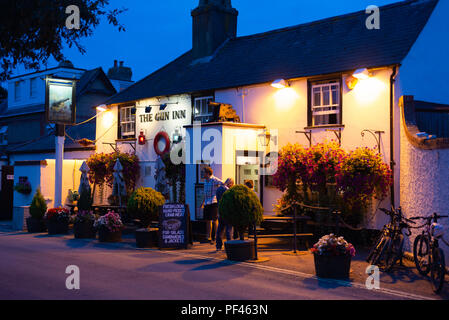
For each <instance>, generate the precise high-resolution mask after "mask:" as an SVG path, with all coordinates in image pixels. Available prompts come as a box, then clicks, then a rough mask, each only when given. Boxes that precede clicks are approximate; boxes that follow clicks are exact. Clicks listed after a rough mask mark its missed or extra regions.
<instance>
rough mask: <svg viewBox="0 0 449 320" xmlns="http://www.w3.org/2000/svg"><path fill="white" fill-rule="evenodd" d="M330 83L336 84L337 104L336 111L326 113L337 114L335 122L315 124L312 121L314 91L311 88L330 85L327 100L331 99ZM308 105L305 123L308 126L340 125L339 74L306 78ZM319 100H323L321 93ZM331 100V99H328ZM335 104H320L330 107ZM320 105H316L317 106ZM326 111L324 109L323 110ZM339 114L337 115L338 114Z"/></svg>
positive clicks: (340, 98) (341, 92)
mask: <svg viewBox="0 0 449 320" xmlns="http://www.w3.org/2000/svg"><path fill="white" fill-rule="evenodd" d="M332 84H338V86H339V88H338V89H337V90H338V91H337V94H338V99H339V104H338V107H337V108H338V109H337V112H335V113H333V112H332V113H328V114H336V115H337V123H327V124H318V125H316V124H315V121H314V113H313V109H314V107H315V108H316V106H314V92H313V89H314V88H316V87H324V86H330V91H329V101H330V100H332V88H331V86H332ZM307 87H308V89H307V90H308V106H307V125H308V128H320V127H340V126H343V87H342V78H341V75H340V76H338V77H337V76H334V77H327V78H321V79H309V80H308V85H307ZM321 93H322V91H321ZM321 102H323V94H321ZM330 102H331V101H330ZM333 106H335V104H329V105H323V104H322V105H321V107H323V108H326V107H327V108H331V107H333ZM319 107H320V106H318V108H319ZM324 112H326V111H324ZM338 115H339V116H338Z"/></svg>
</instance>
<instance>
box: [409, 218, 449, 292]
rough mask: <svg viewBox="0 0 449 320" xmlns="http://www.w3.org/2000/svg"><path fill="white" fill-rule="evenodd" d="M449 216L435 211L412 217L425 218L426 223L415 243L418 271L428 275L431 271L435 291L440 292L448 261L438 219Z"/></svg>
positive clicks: (415, 258) (414, 251)
mask: <svg viewBox="0 0 449 320" xmlns="http://www.w3.org/2000/svg"><path fill="white" fill-rule="evenodd" d="M448 217H449V216H440V215H438V214H437V213H434V214H433V215H432V216H428V217H422V216H417V217H412V218H410V219H412V220H419V219H421V220H425V223H424V224H423V225H422V226H420V227H419V228H424V230H423V231H422V232H421V234H420V235H418V236H417V237H416V238H415V241H414V243H413V259H414V260H415V265H416V269H418V272H419V273H420V274H421V275H423V276H427V275H428V274H429V272H430V279H431V284H432V288H433V291H434V292H435V293H439V292H440V291H441V289H442V288H443V285H444V276H445V275H446V263H445V260H444V252H443V250H442V249H441V248H440V247H439V240H440V239H441V240H443V242H444V239H442V237H443V234H444V229H443V227H442V226H441V225H440V224H438V220H439V219H442V218H448Z"/></svg>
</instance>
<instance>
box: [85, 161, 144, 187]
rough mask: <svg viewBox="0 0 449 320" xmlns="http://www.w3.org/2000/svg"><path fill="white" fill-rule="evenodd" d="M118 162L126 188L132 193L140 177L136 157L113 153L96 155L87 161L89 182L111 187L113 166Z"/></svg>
mask: <svg viewBox="0 0 449 320" xmlns="http://www.w3.org/2000/svg"><path fill="white" fill-rule="evenodd" d="M117 159H118V160H120V163H121V164H122V167H123V172H122V173H123V178H124V180H125V184H126V188H127V189H128V191H130V192H131V191H132V190H134V188H135V185H136V182H137V180H138V179H139V176H140V166H139V158H138V157H137V156H136V155H133V154H128V153H121V152H113V153H109V154H106V153H96V154H93V155H92V156H90V158H89V159H88V160H87V165H88V166H89V169H90V171H89V181H90V182H91V183H95V184H99V185H101V184H103V183H104V182H106V184H107V185H108V186H109V187H112V185H113V183H114V166H115V163H116V162H117Z"/></svg>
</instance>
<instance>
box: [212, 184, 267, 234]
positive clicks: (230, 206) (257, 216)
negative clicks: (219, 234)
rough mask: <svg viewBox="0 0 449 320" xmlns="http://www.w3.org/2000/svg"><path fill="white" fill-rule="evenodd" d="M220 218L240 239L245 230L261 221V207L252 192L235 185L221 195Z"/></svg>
mask: <svg viewBox="0 0 449 320" xmlns="http://www.w3.org/2000/svg"><path fill="white" fill-rule="evenodd" d="M219 212H220V216H221V217H222V218H223V219H224V220H225V221H226V222H228V223H229V224H231V225H232V226H233V227H235V228H236V230H238V232H239V234H240V239H241V240H244V239H243V234H244V231H245V230H246V228H247V227H248V226H250V225H253V224H254V223H256V224H260V223H261V222H262V220H263V207H262V204H261V203H260V201H259V198H257V195H256V193H255V192H254V191H252V190H250V189H249V188H248V187H246V186H244V185H236V186H234V187H232V188H231V189H229V190H228V191H226V192H225V193H224V194H223V198H222V199H221V201H220V204H219Z"/></svg>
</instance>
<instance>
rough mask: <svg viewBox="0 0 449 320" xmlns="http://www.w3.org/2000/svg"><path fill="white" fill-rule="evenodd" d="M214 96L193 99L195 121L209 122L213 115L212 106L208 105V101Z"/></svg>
mask: <svg viewBox="0 0 449 320" xmlns="http://www.w3.org/2000/svg"><path fill="white" fill-rule="evenodd" d="M213 100H214V97H211V96H209V97H200V98H195V100H194V110H193V111H194V117H195V121H201V122H202V123H207V122H211V121H212V118H213V115H214V108H213V107H212V106H210V105H209V102H211V101H213Z"/></svg>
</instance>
